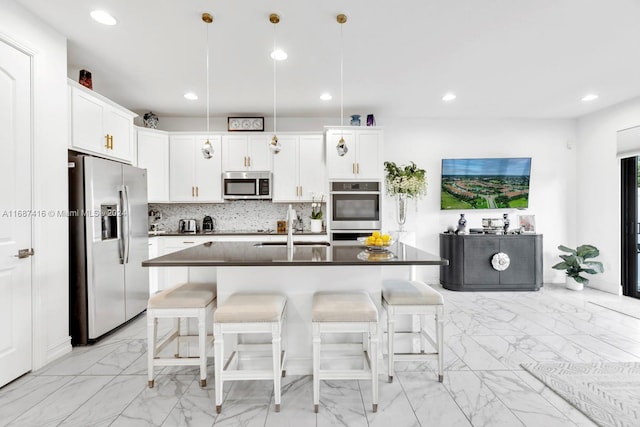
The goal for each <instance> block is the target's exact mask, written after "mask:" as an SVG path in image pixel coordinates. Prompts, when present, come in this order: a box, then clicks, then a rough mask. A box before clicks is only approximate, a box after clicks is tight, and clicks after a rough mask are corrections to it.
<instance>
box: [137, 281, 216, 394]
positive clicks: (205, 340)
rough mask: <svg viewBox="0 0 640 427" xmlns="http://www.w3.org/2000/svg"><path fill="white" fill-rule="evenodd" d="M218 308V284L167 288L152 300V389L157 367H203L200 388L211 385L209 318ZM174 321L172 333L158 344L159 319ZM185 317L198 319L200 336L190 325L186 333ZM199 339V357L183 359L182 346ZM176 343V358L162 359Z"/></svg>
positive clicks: (149, 362)
mask: <svg viewBox="0 0 640 427" xmlns="http://www.w3.org/2000/svg"><path fill="white" fill-rule="evenodd" d="M215 306H216V284H215V283H183V284H181V285H177V286H174V287H173V288H169V289H165V290H163V291H162V292H159V293H157V294H155V295H152V296H151V297H150V298H149V301H148V303H147V376H148V386H149V388H153V385H154V368H155V367H156V366H180V365H187V366H194V365H195V366H198V365H199V366H200V386H202V387H205V386H206V385H207V352H208V350H209V349H210V348H211V344H212V342H213V337H212V336H207V330H206V325H207V316H208V317H209V319H211V318H212V317H213V311H214V310H215ZM160 318H173V319H175V321H174V327H173V328H172V329H171V331H170V332H169V334H168V335H167V336H166V337H164V338H163V339H162V340H161V341H160V342H158V319H160ZM181 318H186V319H188V318H195V319H197V320H198V333H197V334H196V335H193V334H190V333H189V331H188V326H189V325H188V322H187V321H185V322H184V323H185V328H186V329H187V330H186V331H183V330H182V327H181V322H180V319H181ZM196 338H197V343H198V356H197V357H189V356H187V357H181V356H180V344H181V343H182V342H184V341H186V342H191V341H193V340H194V339H196ZM172 343H173V344H175V352H174V356H173V357H160V356H158V354H159V353H160V352H161V351H162V350H163V349H164V348H166V347H167V346H168V345H169V344H172Z"/></svg>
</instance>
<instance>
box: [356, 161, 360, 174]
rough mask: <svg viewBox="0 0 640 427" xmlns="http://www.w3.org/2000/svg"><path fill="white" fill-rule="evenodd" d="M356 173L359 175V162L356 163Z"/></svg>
mask: <svg viewBox="0 0 640 427" xmlns="http://www.w3.org/2000/svg"><path fill="white" fill-rule="evenodd" d="M356 174H358V175H360V163H356Z"/></svg>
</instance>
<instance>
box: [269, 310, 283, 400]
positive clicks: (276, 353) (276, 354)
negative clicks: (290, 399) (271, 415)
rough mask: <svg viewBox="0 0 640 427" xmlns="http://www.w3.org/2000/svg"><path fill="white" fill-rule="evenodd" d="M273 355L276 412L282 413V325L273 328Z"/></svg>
mask: <svg viewBox="0 0 640 427" xmlns="http://www.w3.org/2000/svg"><path fill="white" fill-rule="evenodd" d="M271 329H272V332H271V354H272V357H273V395H274V402H275V405H276V412H280V397H281V393H282V391H281V390H280V384H281V380H282V374H281V372H282V369H281V364H280V351H281V342H282V341H281V338H280V335H281V331H280V324H278V323H274V324H273V325H272V326H271Z"/></svg>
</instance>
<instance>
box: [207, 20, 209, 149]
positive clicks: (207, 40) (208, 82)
mask: <svg viewBox="0 0 640 427" xmlns="http://www.w3.org/2000/svg"><path fill="white" fill-rule="evenodd" d="M206 68H207V138H208V137H209V24H207V67H206ZM207 141H208V139H207Z"/></svg>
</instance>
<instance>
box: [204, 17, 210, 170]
mask: <svg viewBox="0 0 640 427" xmlns="http://www.w3.org/2000/svg"><path fill="white" fill-rule="evenodd" d="M202 21H203V22H204V23H205V24H207V55H206V63H207V65H206V74H207V140H206V141H205V142H204V144H202V156H203V157H204V158H205V159H210V158H212V157H213V145H212V144H211V141H209V24H211V23H212V22H213V16H212V15H211V14H209V13H206V12H205V13H203V14H202Z"/></svg>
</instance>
